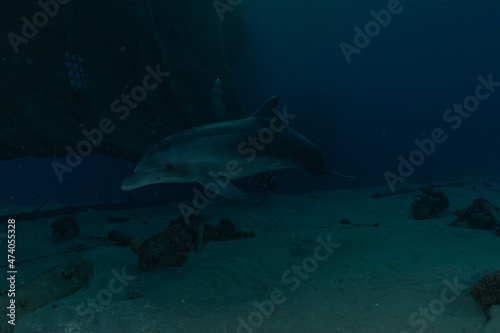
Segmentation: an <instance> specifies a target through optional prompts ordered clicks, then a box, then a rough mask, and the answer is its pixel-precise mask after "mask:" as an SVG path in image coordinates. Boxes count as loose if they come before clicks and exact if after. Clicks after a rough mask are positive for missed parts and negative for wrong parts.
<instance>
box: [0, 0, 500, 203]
mask: <svg viewBox="0 0 500 333" xmlns="http://www.w3.org/2000/svg"><path fill="white" fill-rule="evenodd" d="M389 3H391V2H390V1H389V2H388V1H358V2H355V3H353V2H345V3H344V2H342V3H338V2H332V1H318V2H315V3H314V4H310V3H306V2H303V1H289V0H288V1H272V2H269V1H267V2H266V1H244V2H243V3H242V4H241V5H240V6H239V7H237V8H236V9H235V10H241V11H244V12H245V15H246V17H247V21H248V25H249V30H250V35H251V40H252V42H251V43H250V45H248V46H247V50H246V51H245V52H244V55H242V56H241V57H240V58H239V59H237V61H236V63H235V65H234V66H235V67H234V75H235V78H236V80H237V81H238V85H239V89H240V94H241V97H242V99H243V102H244V105H245V107H246V109H247V111H248V113H251V112H253V110H255V109H256V108H257V107H258V106H259V105H260V103H262V102H263V101H264V100H265V99H267V98H268V97H269V96H272V95H280V96H281V97H282V100H281V103H280V107H284V106H286V107H287V109H288V110H289V111H290V112H292V113H294V114H297V118H296V120H294V121H293V122H292V123H291V127H292V128H294V129H295V130H297V131H298V132H300V133H302V134H303V135H304V136H306V137H308V138H309V139H310V140H311V141H313V142H315V143H316V144H317V145H318V147H319V148H320V150H321V151H322V153H323V154H324V157H325V160H326V162H327V164H328V166H329V167H331V168H334V169H337V170H339V171H341V172H344V173H347V174H353V175H355V176H357V178H356V179H355V180H344V179H339V178H335V177H329V176H322V177H319V176H311V175H308V174H304V173H300V172H298V171H280V172H276V173H275V176H276V179H277V191H278V192H297V191H307V190H311V189H316V188H321V189H330V188H338V187H350V186H361V185H364V184H374V183H379V184H383V183H384V182H385V180H384V177H383V174H384V172H386V171H390V172H392V173H394V174H397V173H398V165H399V163H400V161H399V160H398V156H400V155H401V156H402V157H403V158H405V159H409V157H410V154H411V153H412V152H414V151H415V150H418V147H417V146H416V144H415V143H414V140H416V139H418V140H420V141H423V142H428V141H425V140H428V139H429V138H431V136H432V134H431V133H432V132H433V130H435V129H439V128H440V129H442V130H443V133H444V134H443V135H446V138H447V139H446V141H445V142H443V143H435V147H434V149H433V151H432V153H431V154H427V155H429V156H427V155H426V154H424V160H423V161H420V162H421V163H420V162H419V165H418V166H415V167H414V169H415V170H414V171H413V172H411V175H410V176H408V177H404V178H405V179H407V181H418V180H419V179H422V178H423V177H426V178H428V176H431V177H433V178H434V179H435V180H436V181H440V180H442V179H444V178H449V177H451V176H455V175H458V176H470V175H477V176H481V177H489V176H491V175H493V174H495V173H497V172H498V170H499V165H500V160H499V155H498V147H499V138H498V133H499V131H498V128H499V125H498V124H499V122H500V87H497V88H496V89H497V90H496V91H487V90H485V89H486V88H483V89H482V90H481V91H482V92H483V93H484V94H485V93H487V92H489V95H488V97H487V98H484V100H481V101H480V102H479V105H477V106H474V109H475V111H473V112H470V116H469V117H468V118H466V119H465V118H463V117H461V118H462V120H461V123H460V124H459V125H458V126H457V128H456V129H452V127H451V126H452V125H457V123H455V122H448V123H447V122H445V121H444V120H443V115H444V114H445V113H446V111H447V109H450V108H453V104H454V103H457V104H460V103H463V102H464V99H466V98H467V97H468V96H470V95H474V94H475V90H476V88H477V86H478V85H479V84H480V81H478V77H479V76H482V77H483V78H485V79H487V78H488V76H491V78H492V81H495V82H500V66H499V63H500V45H499V44H500V42H499V40H498V31H499V23H498V13H500V4H499V3H498V2H497V1H493V0H485V1H481V2H478V1H459V2H458V3H457V1H427V2H423V1H415V0H414V1H401V3H400V5H399V6H398V13H397V14H392V15H391V20H390V22H389V23H388V24H387V25H386V26H385V27H381V26H380V25H379V28H380V29H379V30H380V31H376V30H373V31H372V35H373V37H371V38H370V41H369V43H367V45H364V47H363V48H358V49H359V53H358V54H357V53H354V54H352V55H351V58H350V63H348V61H347V59H346V57H345V55H344V54H343V52H342V50H341V48H340V46H339V45H340V43H342V42H345V43H348V44H350V45H355V43H354V38H355V34H356V32H355V31H354V30H353V29H354V27H359V28H360V29H361V30H364V29H365V26H366V25H367V23H369V22H370V21H374V17H373V15H372V14H370V11H375V12H377V13H380V10H383V9H387V6H388V4H389ZM226 15H230V13H226ZM371 27H372V28H374V27H375V26H373V24H372V26H371ZM375 28H376V27H375ZM374 31H375V32H374ZM365 42H366V40H365ZM492 89H493V88H492ZM420 150H421V149H420ZM415 154H418V153H415ZM51 161H52V159H51V160H48V159H47V160H45V159H36V158H25V159H20V160H12V161H7V162H2V163H0V172H1V176H0V182H1V183H0V184H1V188H0V202H2V203H16V204H35V205H36V204H37V203H39V202H40V201H41V200H44V201H59V202H63V203H68V204H77V203H82V202H86V203H89V202H94V203H98V202H117V201H126V200H128V199H129V196H130V195H131V196H132V197H143V198H156V197H162V196H168V195H173V194H176V193H180V192H182V191H184V190H185V188H183V187H182V189H181V187H179V186H174V185H171V184H165V185H161V186H154V187H146V188H144V189H141V190H140V191H139V192H138V193H132V194H128V193H125V192H122V191H121V190H120V184H121V181H122V180H123V179H124V178H125V177H127V176H128V175H129V174H130V173H131V171H132V168H133V164H132V163H131V162H128V161H121V160H117V159H114V158H109V157H102V156H91V157H86V158H85V159H84V162H83V163H82V165H81V166H79V167H78V168H75V170H74V171H73V172H72V173H71V174H68V175H67V177H66V179H65V180H64V181H63V182H62V183H60V182H59V181H58V180H57V178H56V177H55V175H54V173H53V171H52V169H51V167H50V162H51ZM362 173H369V174H373V175H374V176H364V175H363V174H362ZM179 191H180V192H179ZM172 192H175V193H172Z"/></svg>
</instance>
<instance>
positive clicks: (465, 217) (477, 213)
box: [451, 198, 500, 230]
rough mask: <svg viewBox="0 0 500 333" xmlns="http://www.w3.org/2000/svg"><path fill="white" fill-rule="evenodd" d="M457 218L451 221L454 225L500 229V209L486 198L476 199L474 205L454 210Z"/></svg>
mask: <svg viewBox="0 0 500 333" xmlns="http://www.w3.org/2000/svg"><path fill="white" fill-rule="evenodd" d="M453 214H455V215H457V219H456V220H455V221H453V222H452V223H451V225H452V226H459V227H460V226H463V227H469V228H471V229H481V230H499V228H500V217H499V216H498V214H499V209H498V207H497V206H495V205H494V204H492V203H491V202H489V201H488V200H486V199H483V198H477V199H474V201H473V202H472V205H471V206H469V207H467V209H462V210H457V211H455V212H453Z"/></svg>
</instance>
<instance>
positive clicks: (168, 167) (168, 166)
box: [165, 163, 174, 171]
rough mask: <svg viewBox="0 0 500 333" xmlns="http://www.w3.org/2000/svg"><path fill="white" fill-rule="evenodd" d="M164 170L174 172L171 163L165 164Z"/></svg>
mask: <svg viewBox="0 0 500 333" xmlns="http://www.w3.org/2000/svg"><path fill="white" fill-rule="evenodd" d="M165 168H166V169H167V171H172V170H174V165H173V164H172V163H167V165H165Z"/></svg>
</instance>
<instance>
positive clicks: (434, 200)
mask: <svg viewBox="0 0 500 333" xmlns="http://www.w3.org/2000/svg"><path fill="white" fill-rule="evenodd" d="M420 190H421V191H422V193H421V194H418V195H417V196H418V197H419V199H417V200H415V201H413V203H412V204H411V207H412V213H413V217H414V218H415V219H416V220H427V219H430V218H432V217H436V216H438V215H439V213H441V212H442V211H443V210H445V209H446V208H448V206H449V204H450V202H449V200H448V198H447V197H446V195H445V194H444V193H443V191H440V190H435V189H433V188H421V189H420Z"/></svg>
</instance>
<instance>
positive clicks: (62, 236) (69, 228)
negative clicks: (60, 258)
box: [50, 216, 80, 244]
mask: <svg viewBox="0 0 500 333" xmlns="http://www.w3.org/2000/svg"><path fill="white" fill-rule="evenodd" d="M50 227H51V228H52V229H54V230H53V231H52V243H54V244H59V243H63V242H67V241H69V240H72V239H73V238H75V237H76V236H78V234H79V233H80V226H79V225H78V223H76V221H75V219H74V218H73V217H71V216H65V217H61V218H60V219H58V220H57V221H55V222H54V223H52V224H51V226H50Z"/></svg>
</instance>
